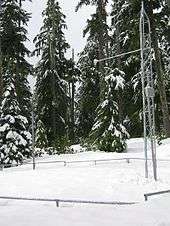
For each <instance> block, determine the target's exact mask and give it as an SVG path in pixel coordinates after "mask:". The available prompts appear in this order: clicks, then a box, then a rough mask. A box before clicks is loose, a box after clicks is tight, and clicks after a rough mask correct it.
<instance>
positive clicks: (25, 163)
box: [0, 157, 170, 170]
mask: <svg viewBox="0 0 170 226" xmlns="http://www.w3.org/2000/svg"><path fill="white" fill-rule="evenodd" d="M132 160H139V161H144V160H145V158H133V157H132V158H131V157H127V158H112V159H93V160H74V161H64V160H56V161H37V162H35V164H36V165H41V164H56V163H63V165H64V166H67V165H69V164H77V163H94V165H97V163H102V162H112V161H126V162H127V163H130V162H131V161H132ZM151 160H152V159H150V158H148V161H151ZM157 161H158V162H170V159H158V160H157ZM22 165H33V163H32V162H24V163H15V164H0V169H1V170H3V169H4V168H8V167H16V166H22Z"/></svg>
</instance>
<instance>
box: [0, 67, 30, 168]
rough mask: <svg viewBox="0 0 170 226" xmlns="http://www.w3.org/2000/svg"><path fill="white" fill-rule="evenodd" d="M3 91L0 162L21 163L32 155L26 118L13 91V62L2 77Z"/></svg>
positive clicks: (0, 122) (0, 124)
mask: <svg viewBox="0 0 170 226" xmlns="http://www.w3.org/2000/svg"><path fill="white" fill-rule="evenodd" d="M3 81H4V92H3V96H2V99H3V101H2V107H1V120H0V144H1V147H0V162H1V164H16V163H17V164H18V163H23V161H24V159H26V158H30V157H31V156H32V152H31V148H30V145H31V134H30V133H29V132H28V130H27V128H28V120H27V118H26V117H24V116H23V115H22V114H21V109H20V107H19V103H18V100H17V95H16V91H15V82H14V74H13V64H9V68H8V69H7V70H6V73H5V74H4V77H3Z"/></svg>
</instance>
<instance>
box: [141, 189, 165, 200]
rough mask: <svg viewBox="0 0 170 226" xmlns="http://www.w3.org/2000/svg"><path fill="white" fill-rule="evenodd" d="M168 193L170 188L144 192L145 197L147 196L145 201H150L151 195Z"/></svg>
mask: <svg viewBox="0 0 170 226" xmlns="http://www.w3.org/2000/svg"><path fill="white" fill-rule="evenodd" d="M166 193H170V190H165V191H158V192H151V193H146V194H144V198H145V201H148V197H150V196H155V195H162V194H166Z"/></svg>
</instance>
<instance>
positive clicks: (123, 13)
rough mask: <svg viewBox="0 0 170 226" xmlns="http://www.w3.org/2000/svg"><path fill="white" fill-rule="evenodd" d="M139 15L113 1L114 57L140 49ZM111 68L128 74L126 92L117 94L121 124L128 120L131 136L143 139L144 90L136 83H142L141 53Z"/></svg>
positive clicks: (117, 60)
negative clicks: (142, 91)
mask: <svg viewBox="0 0 170 226" xmlns="http://www.w3.org/2000/svg"><path fill="white" fill-rule="evenodd" d="M139 40H140V38H139V14H136V13H135V12H134V9H133V5H132V3H131V2H130V1H125V0H118V1H115V0H112V8H111V46H110V52H111V54H112V55H113V56H115V55H119V54H122V53H125V52H129V51H132V50H136V49H139ZM110 67H112V68H116V67H118V68H119V70H121V71H123V72H124V73H125V76H124V79H125V87H124V90H123V91H122V90H119V92H117V98H116V99H117V100H118V101H117V102H118V108H119V118H120V120H121V122H122V123H123V121H124V120H125V119H126V118H128V119H129V122H130V123H129V125H130V126H129V127H128V130H129V132H130V135H131V136H132V137H134V136H135V137H136V136H141V133H142V122H141V120H140V112H141V111H142V101H141V92H138V90H139V89H141V87H140V86H138V88H139V89H136V87H135V86H134V84H137V83H140V73H139V72H140V56H139V54H138V53H136V54H129V55H125V56H122V57H118V58H115V59H114V60H113V63H112V65H111V66H110Z"/></svg>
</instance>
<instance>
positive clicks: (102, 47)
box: [96, 0, 107, 99]
mask: <svg viewBox="0 0 170 226" xmlns="http://www.w3.org/2000/svg"><path fill="white" fill-rule="evenodd" d="M96 14H98V17H99V19H100V20H99V23H100V29H99V31H98V54H99V60H101V59H103V58H105V57H106V53H105V51H106V49H107V48H106V46H107V40H106V38H105V36H106V32H107V31H106V30H105V28H104V24H103V21H104V22H105V23H106V0H98V4H97V9H96ZM104 67H105V62H104V61H101V62H100V61H99V72H100V99H103V95H104V90H105V83H104V77H105V75H104V73H105V70H104Z"/></svg>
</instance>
